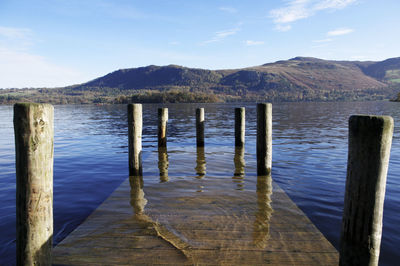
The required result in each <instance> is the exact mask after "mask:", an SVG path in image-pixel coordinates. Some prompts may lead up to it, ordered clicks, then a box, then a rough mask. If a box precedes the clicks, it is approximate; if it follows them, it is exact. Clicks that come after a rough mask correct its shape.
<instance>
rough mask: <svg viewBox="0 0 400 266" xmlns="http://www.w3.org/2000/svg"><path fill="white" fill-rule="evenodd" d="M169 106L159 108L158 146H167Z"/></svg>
mask: <svg viewBox="0 0 400 266" xmlns="http://www.w3.org/2000/svg"><path fill="white" fill-rule="evenodd" d="M167 122H168V108H158V147H163V148H166V147H167Z"/></svg>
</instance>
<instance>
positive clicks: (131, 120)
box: [128, 104, 143, 176]
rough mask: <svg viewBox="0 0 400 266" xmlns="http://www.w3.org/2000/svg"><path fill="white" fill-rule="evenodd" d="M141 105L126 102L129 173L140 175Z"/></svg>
mask: <svg viewBox="0 0 400 266" xmlns="http://www.w3.org/2000/svg"><path fill="white" fill-rule="evenodd" d="M142 123H143V122H142V105H141V104H128V135H129V137H128V138H129V175H130V176H137V175H140V176H141V175H142V173H143V171H142Z"/></svg>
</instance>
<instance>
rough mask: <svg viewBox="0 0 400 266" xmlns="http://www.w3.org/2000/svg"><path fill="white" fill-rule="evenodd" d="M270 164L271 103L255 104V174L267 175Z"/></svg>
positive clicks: (269, 170) (269, 171)
mask: <svg viewBox="0 0 400 266" xmlns="http://www.w3.org/2000/svg"><path fill="white" fill-rule="evenodd" d="M271 166H272V104H270V103H259V104H257V175H269V174H270V173H271Z"/></svg>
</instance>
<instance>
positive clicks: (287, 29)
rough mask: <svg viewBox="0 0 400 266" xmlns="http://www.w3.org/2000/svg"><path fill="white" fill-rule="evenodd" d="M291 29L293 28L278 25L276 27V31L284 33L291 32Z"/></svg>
mask: <svg viewBox="0 0 400 266" xmlns="http://www.w3.org/2000/svg"><path fill="white" fill-rule="evenodd" d="M291 28H292V26H290V25H282V24H277V25H276V26H275V30H277V31H282V32H284V31H289V30H290V29H291Z"/></svg>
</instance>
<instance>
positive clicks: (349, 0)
mask: <svg viewBox="0 0 400 266" xmlns="http://www.w3.org/2000/svg"><path fill="white" fill-rule="evenodd" d="M355 2H356V0H324V1H320V2H319V3H317V4H316V5H315V10H324V9H342V8H345V7H346V6H348V5H350V4H353V3H355Z"/></svg>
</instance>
